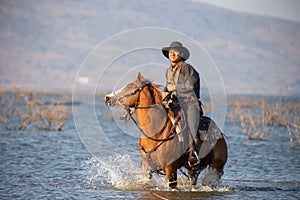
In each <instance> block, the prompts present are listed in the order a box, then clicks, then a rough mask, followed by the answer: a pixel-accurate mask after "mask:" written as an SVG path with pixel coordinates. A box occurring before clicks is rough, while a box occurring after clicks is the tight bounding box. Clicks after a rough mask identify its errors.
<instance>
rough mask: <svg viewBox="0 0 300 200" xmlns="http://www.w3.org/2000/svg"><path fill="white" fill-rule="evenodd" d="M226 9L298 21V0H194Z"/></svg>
mask: <svg viewBox="0 0 300 200" xmlns="http://www.w3.org/2000/svg"><path fill="white" fill-rule="evenodd" d="M196 1H201V2H205V3H209V4H212V5H217V6H220V7H224V8H227V9H232V10H237V11H241V12H248V13H252V14H258V15H267V16H273V17H279V18H283V19H288V20H292V21H297V22H300V12H299V11H300V0H196Z"/></svg>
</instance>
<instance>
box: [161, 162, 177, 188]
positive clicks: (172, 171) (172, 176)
mask: <svg viewBox="0 0 300 200" xmlns="http://www.w3.org/2000/svg"><path fill="white" fill-rule="evenodd" d="M164 171H165V173H166V177H167V179H168V181H169V187H170V188H171V189H176V188H177V168H176V167H174V166H167V167H166V168H165V170H164Z"/></svg>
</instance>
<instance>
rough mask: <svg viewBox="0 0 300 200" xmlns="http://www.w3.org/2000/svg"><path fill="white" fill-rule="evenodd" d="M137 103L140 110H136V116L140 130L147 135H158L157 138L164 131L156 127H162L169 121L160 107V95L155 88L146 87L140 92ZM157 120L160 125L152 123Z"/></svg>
mask: <svg viewBox="0 0 300 200" xmlns="http://www.w3.org/2000/svg"><path fill="white" fill-rule="evenodd" d="M138 102H139V105H138V108H140V109H137V110H136V115H137V119H138V123H139V125H140V127H141V129H142V130H143V131H144V132H146V133H148V134H149V133H150V134H151V135H153V134H158V135H157V136H159V134H160V133H161V132H162V131H164V130H162V129H161V128H158V129H159V130H158V129H157V128H156V127H164V126H165V123H168V121H169V118H168V116H167V115H166V113H165V112H166V111H165V109H164V108H163V106H162V98H161V95H160V94H159V92H158V91H157V90H156V89H155V88H151V87H147V88H144V89H143V90H142V91H141V93H140V97H139V101H138ZM162 117H164V119H162ZM157 119H159V120H160V122H161V123H162V124H158V125H157V124H155V122H154V121H156V120H157ZM156 123H157V121H156Z"/></svg>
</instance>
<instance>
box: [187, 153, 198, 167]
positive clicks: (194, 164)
mask: <svg viewBox="0 0 300 200" xmlns="http://www.w3.org/2000/svg"><path fill="white" fill-rule="evenodd" d="M192 155H195V157H196V162H194V163H193V164H192V163H191V161H190V158H189V160H188V164H189V166H190V167H194V166H196V165H199V164H200V158H199V156H198V154H197V152H196V151H195V150H193V152H192Z"/></svg>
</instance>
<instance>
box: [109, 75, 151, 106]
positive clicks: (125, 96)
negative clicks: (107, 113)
mask: <svg viewBox="0 0 300 200" xmlns="http://www.w3.org/2000/svg"><path fill="white" fill-rule="evenodd" d="M152 87H154V85H153V84H152V82H151V81H149V80H147V79H146V78H145V77H143V76H142V75H141V73H139V74H138V76H137V78H136V79H135V81H133V82H131V83H129V84H127V85H126V86H124V87H122V88H121V89H119V90H117V91H114V92H112V93H110V94H108V95H106V96H105V99H104V101H105V103H106V105H108V106H111V107H113V106H116V105H121V106H127V107H136V106H137V105H138V104H139V102H140V93H141V91H143V90H144V89H145V88H152ZM152 89H153V88H152Z"/></svg>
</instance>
